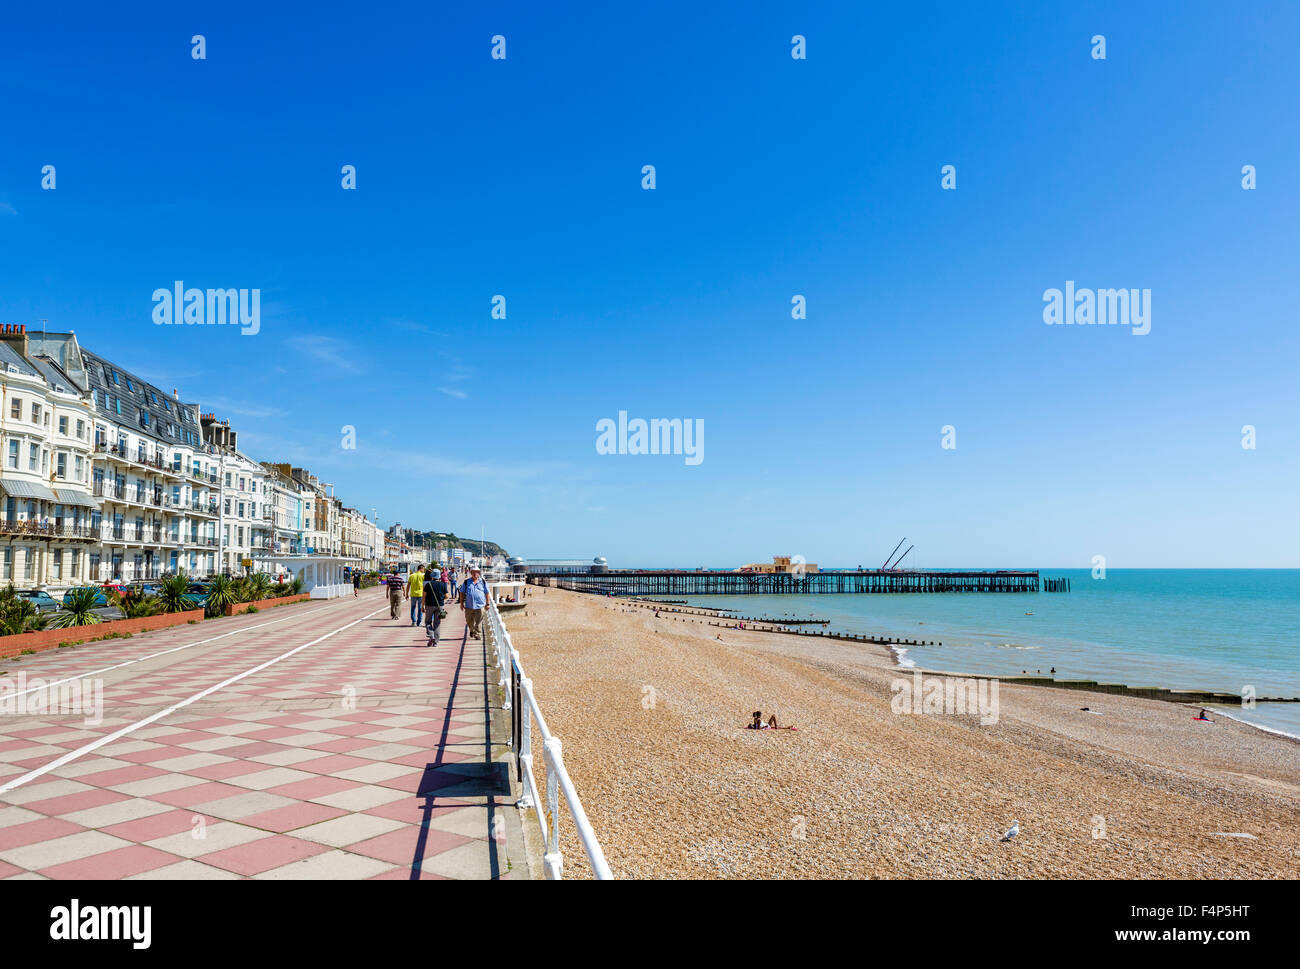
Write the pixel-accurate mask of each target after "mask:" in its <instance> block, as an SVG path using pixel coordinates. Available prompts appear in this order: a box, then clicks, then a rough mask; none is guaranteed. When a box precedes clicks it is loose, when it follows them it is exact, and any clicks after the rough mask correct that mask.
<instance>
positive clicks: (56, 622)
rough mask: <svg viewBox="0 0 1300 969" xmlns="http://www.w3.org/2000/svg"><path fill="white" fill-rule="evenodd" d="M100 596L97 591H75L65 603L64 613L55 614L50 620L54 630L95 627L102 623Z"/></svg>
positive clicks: (69, 594)
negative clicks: (98, 611) (99, 611)
mask: <svg viewBox="0 0 1300 969" xmlns="http://www.w3.org/2000/svg"><path fill="white" fill-rule="evenodd" d="M98 607H99V595H98V593H97V592H96V590H95V589H73V590H72V591H71V592H69V593H68V596H67V598H66V599H65V600H64V601H63V611H61V612H58V613H55V615H54V617H53V618H52V619H51V620H50V626H51V627H52V628H54V629H68V628H70V627H72V626H93V625H95V623H98V622H102V621H103V620H102V619H100V617H99V613H97V612H95V610H96V609H97V608H98Z"/></svg>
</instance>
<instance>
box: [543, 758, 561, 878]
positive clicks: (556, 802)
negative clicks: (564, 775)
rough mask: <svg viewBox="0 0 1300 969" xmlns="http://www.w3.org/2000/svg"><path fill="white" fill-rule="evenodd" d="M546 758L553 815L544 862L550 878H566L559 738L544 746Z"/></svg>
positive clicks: (547, 787)
mask: <svg viewBox="0 0 1300 969" xmlns="http://www.w3.org/2000/svg"><path fill="white" fill-rule="evenodd" d="M542 750H543V752H544V754H545V758H546V809H547V811H548V812H549V813H550V815H551V823H550V830H549V831H548V832H547V835H548V837H547V845H546V854H544V855H543V856H542V861H543V863H544V864H545V865H546V873H547V875H548V876H549V877H550V878H553V879H560V878H563V877H564V855H563V854H561V853H560V779H559V772H560V771H562V770H563V769H564V759H563V752H564V746H563V745H562V744H561V743H560V739H559V738H558V737H551V738H550V739H549V740H547V741H546V743H544V744H543V745H542Z"/></svg>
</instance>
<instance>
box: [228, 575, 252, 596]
mask: <svg viewBox="0 0 1300 969" xmlns="http://www.w3.org/2000/svg"><path fill="white" fill-rule="evenodd" d="M230 588H231V591H232V592H233V593H234V595H235V601H236V602H250V601H251V600H252V595H253V590H252V589H251V588H250V587H249V584H248V579H247V578H246V577H245V576H242V575H241V576H240V577H239V578H237V579H234V580H233V581H231V583H230Z"/></svg>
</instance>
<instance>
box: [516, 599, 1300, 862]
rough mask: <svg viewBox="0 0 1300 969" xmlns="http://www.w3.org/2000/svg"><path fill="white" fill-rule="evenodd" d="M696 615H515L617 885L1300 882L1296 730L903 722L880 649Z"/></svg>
mask: <svg viewBox="0 0 1300 969" xmlns="http://www.w3.org/2000/svg"><path fill="white" fill-rule="evenodd" d="M708 621H709V617H707V616H683V615H678V616H673V615H670V614H668V613H664V614H663V615H661V616H660V617H659V618H655V615H654V608H653V606H648V605H645V604H636V603H629V602H624V601H622V600H618V599H610V598H602V597H597V596H591V595H585V594H581V593H575V592H567V591H563V590H559V589H553V588H552V589H546V590H543V589H541V588H530V589H529V590H528V597H527V608H526V610H524V611H523V612H521V613H514V614H511V615H510V616H508V618H507V623H508V626H509V628H510V631H511V635H512V638H513V641H514V645H515V647H516V648H517V649H518V650H519V653H520V656H521V659H522V661H523V664H524V668H525V669H526V670H527V672H528V675H529V676H530V677H531V678H532V680H533V684H534V689H535V690H536V693H537V696H538V700H539V702H540V704H541V707H542V710H543V712H544V713H545V715H546V718H547V721H548V725H549V726H550V729H551V731H552V733H554V734H555V735H556V736H558V737H559V738H561V740H562V741H563V745H564V759H565V763H566V765H567V766H568V769H569V772H570V774H571V775H572V777H573V780H574V783H575V785H576V787H577V790H578V793H579V795H580V797H581V798H582V802H583V806H584V807H585V809H586V811H587V814H588V816H589V818H590V819H591V822H592V825H593V827H594V828H595V831H596V835H597V837H598V838H599V840H600V843H601V845H602V847H603V848H604V851H605V854H606V857H607V859H608V861H609V864H610V867H611V868H612V870H613V872H614V874H615V875H616V876H617V877H621V878H981V879H983V878H1087V879H1095V878H1194V879H1200V878H1296V877H1298V876H1300V742H1296V741H1294V740H1292V739H1288V738H1286V737H1280V736H1276V735H1271V734H1267V733H1264V732H1261V731H1259V730H1257V729H1255V728H1253V727H1251V726H1248V725H1246V724H1243V723H1238V722H1235V721H1233V720H1230V719H1227V718H1223V717H1220V718H1218V719H1217V720H1216V722H1215V723H1213V724H1203V723H1199V722H1196V721H1194V720H1193V719H1192V718H1193V716H1194V715H1195V713H1196V711H1195V710H1193V709H1191V708H1188V707H1186V706H1183V705H1180V704H1175V703H1168V702H1163V701H1158V700H1145V699H1138V698H1132V697H1122V696H1111V695H1105V694H1093V693H1082V692H1075V691H1069V690H1061V689H1053V688H1050V687H1039V686H1011V685H1004V686H1002V687H1001V689H1000V691H999V707H998V716H997V722H996V723H992V724H984V723H981V722H980V718H979V717H978V716H976V715H972V714H940V713H931V714H911V715H909V714H899V713H896V712H894V709H893V707H892V705H891V700H892V699H893V698H894V695H895V692H894V691H893V690H891V683H892V682H894V681H896V680H898V679H899V678H900V677H910V676H911V674H912V671H911V670H899V669H897V668H896V667H895V665H894V660H893V659H892V657H891V656H890V655H889V653H888V652H887V651H886V650H884V649H883V648H881V647H876V646H864V645H858V644H852V643H844V642H837V641H834V640H819V639H814V638H808V637H799V636H791V635H784V634H774V633H770V632H760V631H750V630H737V629H719V628H718V627H716V626H711V625H708ZM714 621H716V619H714ZM718 636H721V641H719V640H718V639H717V638H716V637H718ZM1082 707H1088V708H1090V711H1091V712H1083V711H1082V710H1081V708H1082ZM755 710H762V711H763V715H764V716H765V717H766V716H768V715H769V714H775V715H776V716H777V717H778V720H779V722H780V723H781V724H783V725H784V724H793V725H795V726H797V728H798V729H797V730H793V731H791V730H779V731H770V730H764V731H754V730H747V729H745V726H746V724H747V723H748V722H749V717H750V714H751V713H752V712H753V711H755ZM537 763H538V771H539V781H540V780H541V772H542V770H543V768H542V766H541V757H540V756H539V757H538V758H537ZM561 818H562V820H561V829H562V848H563V851H564V856H565V877H566V878H582V877H590V874H591V873H590V869H589V867H588V865H587V863H586V859H585V857H584V856H583V853H582V848H581V846H580V844H579V843H578V841H577V839H576V837H574V831H573V826H572V823H571V822H570V821H569V819H568V817H567V815H566V814H565V813H564V809H563V808H562V809H561ZM1015 820H1018V821H1019V825H1020V826H1019V832H1020V833H1019V835H1018V836H1017V837H1016V838H1014V839H1012V840H1010V841H1005V842H1004V841H1002V840H1001V838H1002V835H1003V833H1004V832H1005V831H1006V830H1007V829H1008V828H1009V827H1010V826H1011V823H1012V822H1013V821H1015Z"/></svg>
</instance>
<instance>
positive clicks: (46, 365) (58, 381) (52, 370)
mask: <svg viewBox="0 0 1300 969" xmlns="http://www.w3.org/2000/svg"><path fill="white" fill-rule="evenodd" d="M29 361H30V363H31V365H32V366H33V367H35V368H36V369H37V370H39V371H40V373H41V376H42V377H44V378H45V382H46V383H47V384H49V385H50V389H51V390H54V391H57V392H59V393H64V394H76V395H77V396H78V397H80V396H81V395H82V390H81V388H80V387H78V386H77V382H76V381H75V380H73V379H72V378H71V377H69V376H68V375H67V373H65V372H64V370H63V368H62V367H60V366H59V365H58V364H57V363H55V362H54V361H53V360H51V359H50V358H49V357H31V358H29Z"/></svg>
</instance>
